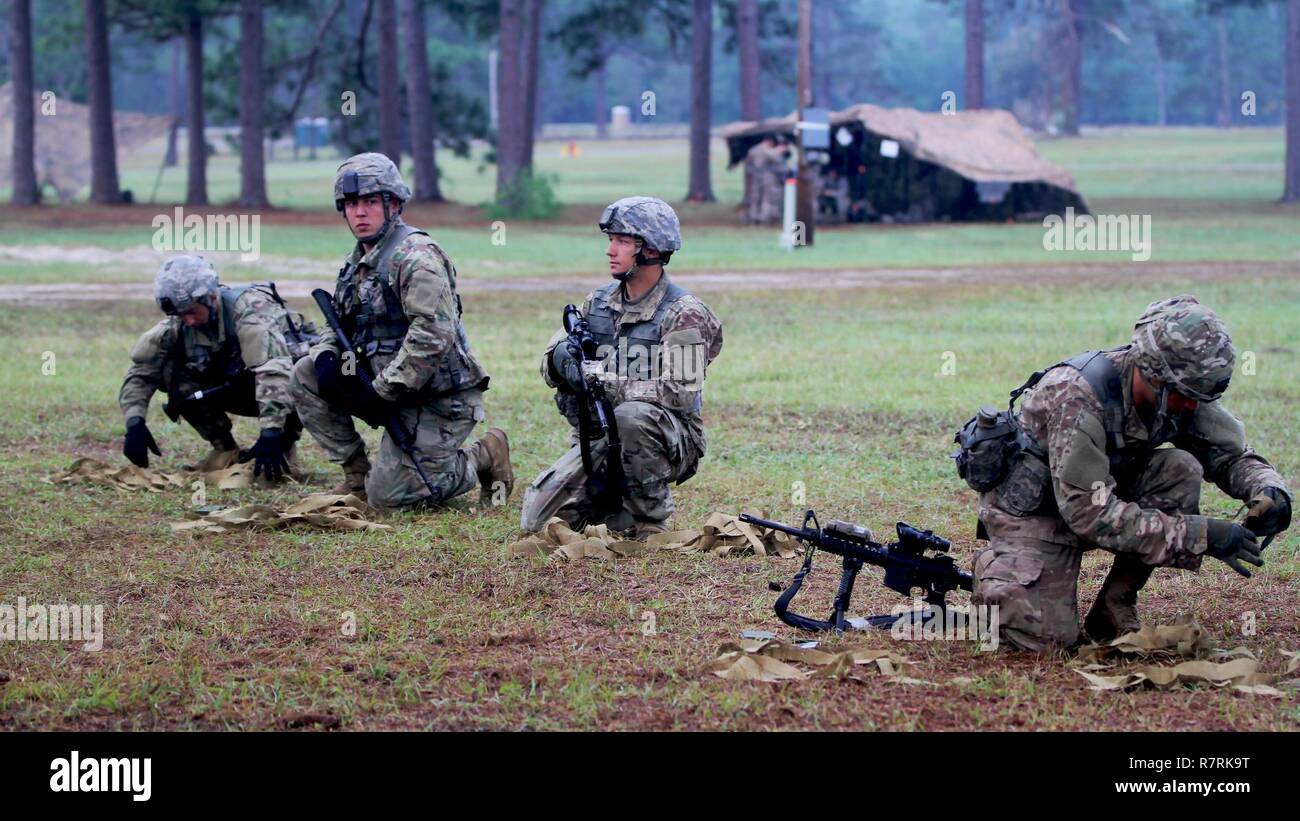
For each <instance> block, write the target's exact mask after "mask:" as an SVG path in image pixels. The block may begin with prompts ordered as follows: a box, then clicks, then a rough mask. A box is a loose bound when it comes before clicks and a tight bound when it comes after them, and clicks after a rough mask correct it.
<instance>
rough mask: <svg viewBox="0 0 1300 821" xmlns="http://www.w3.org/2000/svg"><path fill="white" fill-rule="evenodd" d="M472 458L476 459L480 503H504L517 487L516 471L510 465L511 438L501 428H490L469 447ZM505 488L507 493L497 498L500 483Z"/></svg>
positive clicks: (475, 467)
mask: <svg viewBox="0 0 1300 821" xmlns="http://www.w3.org/2000/svg"><path fill="white" fill-rule="evenodd" d="M469 455H470V458H471V459H473V460H474V470H475V471H477V472H478V483H479V504H481V505H483V506H484V507H488V506H491V505H493V504H504V503H505V500H506V499H509V498H510V494H511V492H512V491H513V490H514V489H515V472H514V469H513V468H512V467H511V466H510V439H509V438H508V437H507V436H506V432H505V431H503V430H501V428H489V429H488V432H487V433H485V434H483V438H482V439H479V440H478V441H477V442H475V443H474V444H473V445H472V446H471V447H470V449H469ZM497 483H500V486H501V487H502V488H504V489H505V495H504V496H502V497H500V498H499V499H497V498H495V493H494V490H495V488H497V487H498V484H497Z"/></svg>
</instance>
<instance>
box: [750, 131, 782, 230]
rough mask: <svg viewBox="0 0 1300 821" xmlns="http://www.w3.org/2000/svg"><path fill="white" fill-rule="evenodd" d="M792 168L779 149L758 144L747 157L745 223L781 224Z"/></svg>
mask: <svg viewBox="0 0 1300 821" xmlns="http://www.w3.org/2000/svg"><path fill="white" fill-rule="evenodd" d="M788 170H789V166H788V165H787V162H786V154H785V151H784V150H783V149H782V148H781V147H780V146H772V145H768V144H767V143H766V142H762V141H760V142H758V143H756V144H755V145H754V146H752V147H751V148H750V149H749V152H748V153H747V154H746V155H745V182H746V194H745V204H746V212H745V217H746V220H748V221H749V222H753V223H768V222H779V221H780V220H781V218H782V214H783V213H784V210H785V178H786V174H787V173H788Z"/></svg>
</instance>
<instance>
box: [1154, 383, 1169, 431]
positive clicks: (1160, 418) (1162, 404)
mask: <svg viewBox="0 0 1300 821" xmlns="http://www.w3.org/2000/svg"><path fill="white" fill-rule="evenodd" d="M1168 418H1169V386H1168V385H1165V384H1161V385H1160V398H1159V399H1157V400H1156V425H1155V430H1153V431H1151V435H1152V436H1153V437H1154V436H1158V435H1160V432H1161V431H1162V430H1164V429H1165V421H1166V420H1167V419H1168Z"/></svg>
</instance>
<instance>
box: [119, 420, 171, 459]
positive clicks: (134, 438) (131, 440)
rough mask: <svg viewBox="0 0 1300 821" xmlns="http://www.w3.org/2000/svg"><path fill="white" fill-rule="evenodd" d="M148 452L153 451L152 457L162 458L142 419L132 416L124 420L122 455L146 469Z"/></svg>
mask: <svg viewBox="0 0 1300 821" xmlns="http://www.w3.org/2000/svg"><path fill="white" fill-rule="evenodd" d="M149 451H153V455H154V456H162V451H160V450H158V443H157V442H155V441H154V440H153V434H152V433H150V432H149V426H148V425H146V424H145V423H144V417H143V416H132V417H131V418H130V419H128V420H126V439H125V441H124V442H123V443H122V455H123V456H125V457H126V458H128V459H130V460H131V462H132V463H133V464H136V465H139V466H140V467H142V468H147V467H149Z"/></svg>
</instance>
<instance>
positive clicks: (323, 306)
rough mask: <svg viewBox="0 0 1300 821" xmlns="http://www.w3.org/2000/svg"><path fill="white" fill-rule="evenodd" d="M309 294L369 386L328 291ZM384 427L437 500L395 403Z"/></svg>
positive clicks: (368, 375) (362, 363) (366, 370)
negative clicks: (409, 459)
mask: <svg viewBox="0 0 1300 821" xmlns="http://www.w3.org/2000/svg"><path fill="white" fill-rule="evenodd" d="M311 298H312V299H314V300H316V305H317V307H319V308H320V312H321V314H323V315H324V317H325V322H326V324H328V325H329V326H330V330H332V331H334V337H335V339H336V340H338V344H339V350H341V351H342V352H343V354H344V356H346V355H347V354H351V355H352V358H353V360H355V362H356V370H357V378H358V379H360V380H361V382H362V383H363V384H364V385H365V386H366V387H368V388H372V387H373V385H374V381H375V378H374V376H372V375H371V373H370V365H369V364H368V363H367V362H366V361H365V360H364V359H363V358H362V357H361V354H359V353H357V350H356V348H355V347H353V345H352V339H351V337H349V336H348V335H347V334H346V333H344V332H343V323H341V322H340V321H339V315H338V313H336V312H335V311H334V297H332V296H330V292H329V291H326V290H324V289H322V288H317V289H316V290H314V291H312V292H311ZM384 430H386V431H388V435H389V436H391V437H392V439H393V444H395V445H397V447H398V449H400V450H401V451H402V453H405V454H406V455H407V456H409V457H410V458H411V464H413V465H415V472H416V473H418V474H420V481H422V482H424V486H425V487H427V488H428V489H429V493H430V494H432V496H433V498H434V500H436V501H441V499H442V491H440V490H438V488H437V487H436V486H435V485H434V484H433V482H431V481H429V475H428V474H427V473H425V472H424V467H423V466H421V465H420V456H421V453H420V450H419V448H417V447H416V446H415V437H414V436H412V435H411V432H410V431H409V430H407V429H406V424H405V423H403V422H402V417H401V414H400V413H398V411H397V409H396V407H394V408H393V410H392V412H391V413H389V414H388V418H386V419H385V420H384Z"/></svg>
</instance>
